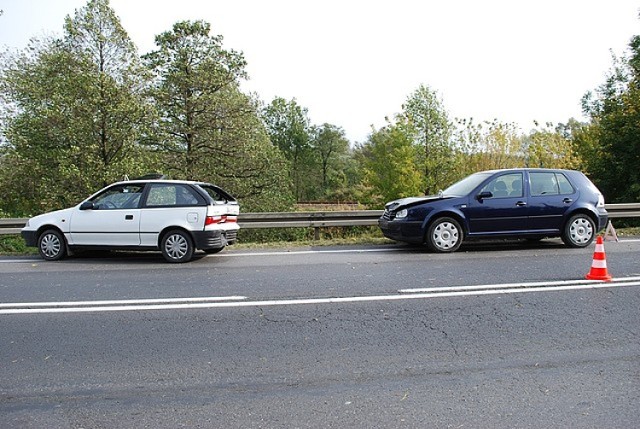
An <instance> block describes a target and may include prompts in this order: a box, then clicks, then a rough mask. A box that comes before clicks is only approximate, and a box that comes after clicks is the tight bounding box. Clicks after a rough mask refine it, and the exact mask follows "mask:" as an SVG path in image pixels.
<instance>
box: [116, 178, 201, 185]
mask: <svg viewBox="0 0 640 429" xmlns="http://www.w3.org/2000/svg"><path fill="white" fill-rule="evenodd" d="M136 183H168V184H182V185H211V183H207V182H199V181H195V180H170V179H132V180H122V181H120V182H114V183H112V184H111V185H126V184H136ZM111 185H109V186H111Z"/></svg>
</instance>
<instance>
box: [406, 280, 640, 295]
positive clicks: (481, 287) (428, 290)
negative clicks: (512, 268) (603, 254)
mask: <svg viewBox="0 0 640 429" xmlns="http://www.w3.org/2000/svg"><path fill="white" fill-rule="evenodd" d="M637 280H640V277H620V278H616V279H614V280H613V282H616V283H619V282H631V281H637ZM596 283H605V282H604V281H603V280H586V279H585V280H556V281H550V282H530V283H502V284H488V285H475V286H445V287H430V288H415V289H400V290H398V292H399V293H431V292H452V291H469V290H486V289H512V288H531V287H553V286H566V285H589V284H596Z"/></svg>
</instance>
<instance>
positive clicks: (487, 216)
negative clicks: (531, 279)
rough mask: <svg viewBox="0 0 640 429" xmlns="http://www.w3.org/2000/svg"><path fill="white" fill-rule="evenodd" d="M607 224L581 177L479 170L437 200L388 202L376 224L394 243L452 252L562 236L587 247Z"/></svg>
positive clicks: (597, 196) (599, 200)
mask: <svg viewBox="0 0 640 429" xmlns="http://www.w3.org/2000/svg"><path fill="white" fill-rule="evenodd" d="M607 221H608V214H607V211H606V210H605V208H604V197H603V196H602V193H601V192H600V191H599V190H598V188H596V186H595V185H594V184H593V183H591V181H590V180H589V179H588V178H587V177H586V176H585V175H584V174H582V173H581V172H579V171H573V170H550V169H528V168H525V169H509V170H494V171H482V172H479V173H475V174H472V175H471V176H468V177H466V178H465V179H462V180H461V181H459V182H457V183H455V184H454V185H452V186H450V187H448V188H447V189H445V190H444V191H441V192H440V194H439V195H436V196H427V197H413V198H403V199H399V200H395V201H391V202H390V203H387V204H386V205H385V210H384V214H383V215H382V217H381V218H380V219H379V221H378V224H379V226H380V228H381V229H382V232H383V234H384V235H385V236H386V237H388V238H391V239H393V240H397V241H404V242H408V243H418V244H422V243H424V244H426V245H427V246H428V247H429V249H431V250H433V251H435V252H454V251H456V250H457V249H458V248H459V247H460V245H461V244H462V242H463V241H464V240H467V239H474V238H482V239H487V238H526V239H531V240H539V239H542V238H546V237H562V240H563V241H564V243H565V244H566V245H567V246H570V247H586V246H588V245H589V244H591V242H592V241H593V239H594V237H595V235H596V233H597V232H598V231H599V230H601V229H603V228H604V227H605V226H606V224H607Z"/></svg>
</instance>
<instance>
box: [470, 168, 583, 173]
mask: <svg viewBox="0 0 640 429" xmlns="http://www.w3.org/2000/svg"><path fill="white" fill-rule="evenodd" d="M509 171H534V172H535V171H576V170H568V169H566V168H543V167H521V168H520V167H516V168H500V169H496V170H484V171H478V173H502V172H509Z"/></svg>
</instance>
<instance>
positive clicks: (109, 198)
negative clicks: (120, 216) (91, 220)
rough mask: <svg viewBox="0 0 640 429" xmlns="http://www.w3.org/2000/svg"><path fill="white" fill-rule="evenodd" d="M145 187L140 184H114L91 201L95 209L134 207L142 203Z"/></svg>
mask: <svg viewBox="0 0 640 429" xmlns="http://www.w3.org/2000/svg"><path fill="white" fill-rule="evenodd" d="M143 188H144V185H140V184H136V185H118V186H112V187H110V188H109V189H107V190H106V191H104V192H103V193H101V194H100V195H97V196H95V197H94V198H93V199H92V200H91V201H92V202H93V205H94V209H95V210H117V209H134V208H137V207H138V205H139V204H140V196H141V195H142V190H143Z"/></svg>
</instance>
